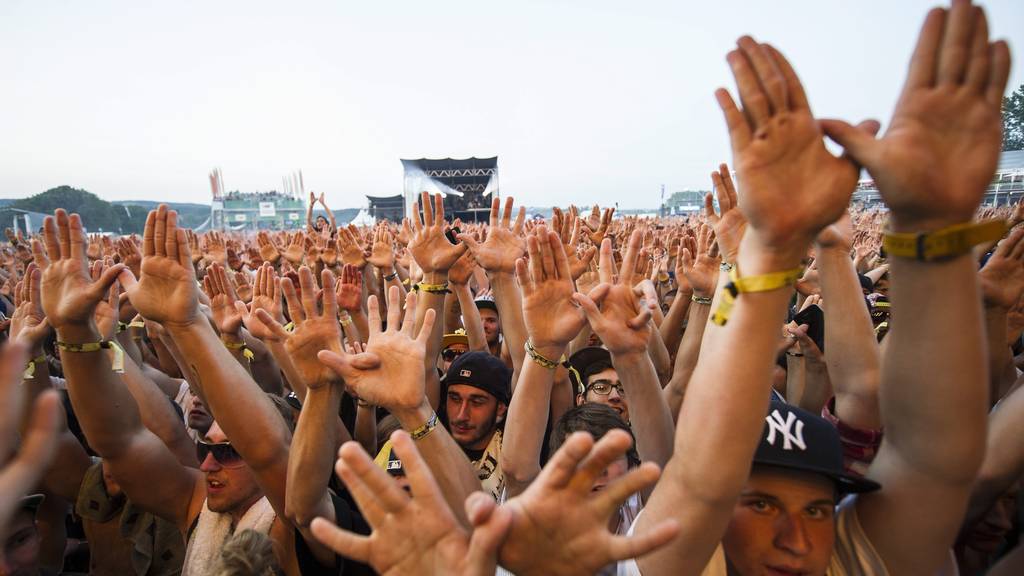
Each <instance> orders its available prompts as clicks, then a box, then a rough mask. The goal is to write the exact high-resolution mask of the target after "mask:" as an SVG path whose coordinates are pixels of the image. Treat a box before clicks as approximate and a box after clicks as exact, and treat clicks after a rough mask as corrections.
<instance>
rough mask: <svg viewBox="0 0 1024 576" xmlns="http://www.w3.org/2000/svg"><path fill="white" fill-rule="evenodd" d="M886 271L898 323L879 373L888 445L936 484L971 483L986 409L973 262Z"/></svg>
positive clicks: (907, 264)
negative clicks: (937, 482) (890, 281)
mask: <svg viewBox="0 0 1024 576" xmlns="http://www.w3.org/2000/svg"><path fill="white" fill-rule="evenodd" d="M892 266H893V269H892V275H893V281H892V287H891V289H890V297H891V298H892V305H893V309H895V310H899V317H900V322H899V326H898V328H897V329H895V330H893V331H892V332H890V334H889V336H887V339H888V340H890V342H889V343H888V346H889V350H888V351H887V352H886V358H887V361H886V363H885V364H884V366H883V371H882V382H883V383H884V384H883V385H882V387H881V393H880V396H881V402H882V405H883V406H885V411H884V419H883V424H884V426H885V434H886V443H888V444H891V445H892V446H893V447H894V448H896V449H897V450H898V451H899V453H900V454H901V455H903V457H904V458H905V459H906V460H907V462H908V463H910V462H912V463H913V466H915V467H916V468H917V469H918V470H919V471H920V472H922V473H926V474H928V475H929V476H930V477H932V478H933V479H934V480H935V481H939V482H954V483H961V482H963V483H968V482H971V481H973V479H974V476H975V473H976V472H977V470H978V466H979V465H980V464H981V458H982V454H983V447H984V442H985V421H986V420H985V418H986V413H987V408H988V404H987V402H988V394H987V387H986V386H985V385H984V383H985V382H987V370H986V368H987V366H986V361H985V360H986V358H985V342H984V339H983V338H984V337H983V334H982V318H981V305H980V302H981V296H980V293H979V291H978V284H977V271H976V269H975V268H976V265H975V262H974V260H973V258H972V257H971V256H970V255H964V256H960V257H958V258H955V259H953V260H949V261H945V262H929V263H919V262H914V261H910V260H907V259H894V260H893V263H892ZM936 311H941V313H936ZM950 422H956V423H957V425H956V426H950V425H949V423H950Z"/></svg>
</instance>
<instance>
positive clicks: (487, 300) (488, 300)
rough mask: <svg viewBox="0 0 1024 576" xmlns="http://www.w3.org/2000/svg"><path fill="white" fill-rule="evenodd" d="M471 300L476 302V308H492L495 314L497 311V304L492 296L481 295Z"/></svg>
mask: <svg viewBox="0 0 1024 576" xmlns="http://www.w3.org/2000/svg"><path fill="white" fill-rule="evenodd" d="M473 302H474V303H476V308H477V310H483V309H484V308H486V309H488V310H494V312H495V314H497V312H498V305H497V304H496V303H495V302H494V296H490V295H488V296H481V297H479V298H477V299H476V300H474V301H473Z"/></svg>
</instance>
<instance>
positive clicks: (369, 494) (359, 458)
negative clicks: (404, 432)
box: [335, 432, 412, 525]
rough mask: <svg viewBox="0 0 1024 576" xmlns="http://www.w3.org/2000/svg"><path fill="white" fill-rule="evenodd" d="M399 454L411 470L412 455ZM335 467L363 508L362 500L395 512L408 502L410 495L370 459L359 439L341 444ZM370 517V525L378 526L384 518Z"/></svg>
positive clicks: (391, 512) (383, 510)
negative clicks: (407, 462) (409, 464)
mask: <svg viewBox="0 0 1024 576" xmlns="http://www.w3.org/2000/svg"><path fill="white" fill-rule="evenodd" d="M395 434H399V432H395V433H394V434H392V437H394V436H395ZM395 447H397V446H395ZM399 457H400V458H401V459H402V467H403V468H405V469H408V465H407V464H406V459H407V458H408V459H409V460H410V461H411V459H412V457H411V455H407V454H399ZM335 468H336V470H337V472H338V476H339V477H341V479H342V481H344V482H345V486H347V487H348V488H349V490H350V491H351V492H352V496H354V497H355V498H356V501H357V502H358V503H359V508H360V509H362V507H363V502H372V503H373V504H375V505H377V506H379V510H380V511H381V512H384V513H385V514H393V513H396V512H399V511H400V510H401V509H402V508H404V507H405V506H407V505H408V504H409V496H408V495H407V494H406V493H405V492H404V491H403V490H402V489H401V488H399V486H398V483H397V482H395V481H394V479H392V478H391V476H390V475H388V473H387V472H385V471H384V470H382V469H381V468H380V467H379V466H377V465H376V464H374V463H373V461H372V460H370V456H369V455H368V454H367V453H366V451H365V450H363V448H362V446H360V445H359V443H358V442H353V441H351V440H350V441H348V442H345V443H344V444H342V445H341V449H340V450H338V462H337V464H336V466H335ZM410 480H411V478H410ZM371 507H372V506H371ZM367 520H370V523H371V525H376V524H378V523H379V522H381V521H383V520H384V517H383V516H381V517H379V518H372V519H371V518H367Z"/></svg>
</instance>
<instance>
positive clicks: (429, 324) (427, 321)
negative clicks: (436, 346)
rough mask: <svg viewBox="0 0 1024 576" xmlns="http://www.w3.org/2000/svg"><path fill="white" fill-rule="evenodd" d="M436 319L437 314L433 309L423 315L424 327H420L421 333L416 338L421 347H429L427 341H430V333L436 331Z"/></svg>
mask: <svg viewBox="0 0 1024 576" xmlns="http://www.w3.org/2000/svg"><path fill="white" fill-rule="evenodd" d="M406 314H408V312H406ZM436 318H437V312H436V311H435V310H434V309H433V308H431V309H429V310H427V313H426V314H424V315H423V325H422V326H420V333H419V334H418V335H417V336H416V342H418V343H419V344H420V345H421V346H426V345H427V340H429V339H430V332H431V331H432V330H433V329H434V321H435V320H436Z"/></svg>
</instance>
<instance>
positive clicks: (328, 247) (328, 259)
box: [316, 233, 338, 268]
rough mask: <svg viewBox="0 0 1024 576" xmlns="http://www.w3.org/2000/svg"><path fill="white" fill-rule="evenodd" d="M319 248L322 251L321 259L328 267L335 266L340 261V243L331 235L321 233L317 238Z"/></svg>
mask: <svg viewBox="0 0 1024 576" xmlns="http://www.w3.org/2000/svg"><path fill="white" fill-rule="evenodd" d="M316 244H317V249H318V250H319V251H320V261H321V262H323V263H324V266H326V267H328V268H334V266H335V265H336V264H337V263H338V244H337V243H336V242H335V241H334V240H332V239H331V237H330V235H329V234H327V235H325V234H323V233H321V234H320V235H318V236H317V239H316Z"/></svg>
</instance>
